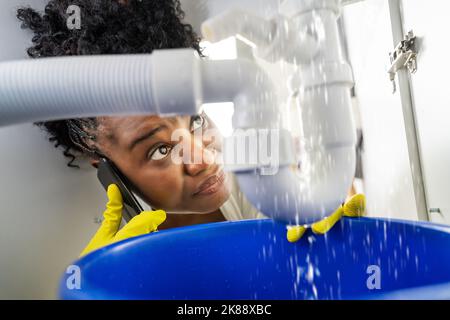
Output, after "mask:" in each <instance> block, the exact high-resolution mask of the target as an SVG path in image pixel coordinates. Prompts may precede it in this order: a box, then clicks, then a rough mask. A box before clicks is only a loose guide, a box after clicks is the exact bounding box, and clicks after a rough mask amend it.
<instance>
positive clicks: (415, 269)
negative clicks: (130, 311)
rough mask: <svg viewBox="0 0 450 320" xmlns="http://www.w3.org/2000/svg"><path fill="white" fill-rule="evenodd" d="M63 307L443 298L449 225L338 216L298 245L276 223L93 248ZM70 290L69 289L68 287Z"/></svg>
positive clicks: (448, 284)
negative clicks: (81, 302) (74, 302)
mask: <svg viewBox="0 0 450 320" xmlns="http://www.w3.org/2000/svg"><path fill="white" fill-rule="evenodd" d="M74 265H76V266H78V267H79V268H80V270H81V274H80V279H81V281H80V282H79V284H80V287H79V288H77V287H76V286H75V287H74V286H73V285H70V282H71V281H72V280H73V274H72V273H70V272H69V273H67V274H64V276H63V277H62V279H61V282H60V288H59V290H60V297H61V298H64V299H380V298H381V299H385V298H386V299H391V298H400V299H434V298H440V299H448V298H450V227H444V226H439V225H434V224H430V223H414V222H406V221H398V220H383V219H370V218H344V219H342V220H341V221H340V222H339V223H338V224H337V225H336V226H335V227H334V228H333V229H332V230H331V231H330V232H329V233H328V234H326V235H325V236H322V235H315V234H313V233H312V232H311V231H307V233H306V234H305V235H304V236H303V238H302V239H301V240H300V241H299V242H297V243H289V242H288V241H287V240H286V227H285V225H283V224H281V223H277V222H274V221H272V220H269V219H267V220H246V221H239V222H220V223H211V224H203V225H196V226H191V227H182V228H176V229H170V230H163V231H159V232H156V233H152V234H149V235H145V236H141V237H137V238H134V239H129V240H125V241H122V242H119V243H116V244H113V245H110V246H108V247H105V248H102V249H100V250H97V251H95V252H93V253H91V254H89V255H87V256H85V257H83V258H82V259H80V260H78V261H76V262H75V263H74ZM68 284H69V285H68Z"/></svg>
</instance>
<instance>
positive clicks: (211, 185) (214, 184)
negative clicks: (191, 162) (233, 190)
mask: <svg viewBox="0 0 450 320" xmlns="http://www.w3.org/2000/svg"><path fill="white" fill-rule="evenodd" d="M224 180H225V173H224V172H223V171H222V170H220V171H219V172H218V173H216V174H214V175H212V176H210V177H208V178H207V179H206V180H205V181H203V182H202V184H201V185H200V186H199V187H198V189H197V191H196V192H195V193H194V195H208V194H213V193H215V192H217V191H218V190H219V188H220V186H221V185H222V184H223V182H224Z"/></svg>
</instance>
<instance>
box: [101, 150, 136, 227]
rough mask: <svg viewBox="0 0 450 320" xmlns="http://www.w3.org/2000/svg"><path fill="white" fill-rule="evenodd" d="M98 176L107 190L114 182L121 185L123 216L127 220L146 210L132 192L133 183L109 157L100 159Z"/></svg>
mask: <svg viewBox="0 0 450 320" xmlns="http://www.w3.org/2000/svg"><path fill="white" fill-rule="evenodd" d="M97 177H98V179H99V180H100V182H101V184H102V185H103V187H104V188H105V190H107V189H108V186H109V185H110V184H113V183H114V184H116V185H117V186H118V187H119V190H120V193H121V194H122V199H123V209H124V210H123V214H122V217H123V219H124V220H125V222H128V221H130V220H131V219H132V218H133V217H134V216H137V215H138V214H140V213H141V212H142V211H144V209H143V208H142V206H141V204H140V203H139V201H138V200H137V199H136V197H135V196H134V194H133V192H132V188H131V183H130V182H129V181H128V180H127V178H126V177H125V176H124V175H123V174H122V173H121V172H120V171H119V169H118V168H117V167H116V166H115V165H114V163H112V162H111V161H110V160H109V159H106V158H101V159H100V162H99V164H98V169H97Z"/></svg>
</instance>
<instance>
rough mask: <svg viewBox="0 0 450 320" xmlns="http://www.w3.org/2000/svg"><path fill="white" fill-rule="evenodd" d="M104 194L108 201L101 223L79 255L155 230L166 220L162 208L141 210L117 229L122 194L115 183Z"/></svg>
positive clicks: (121, 206)
mask: <svg viewBox="0 0 450 320" xmlns="http://www.w3.org/2000/svg"><path fill="white" fill-rule="evenodd" d="M106 194H107V196H108V203H107V204H106V210H105V211H104V212H103V218H104V219H103V222H102V225H101V226H100V228H99V229H98V230H97V232H96V234H95V235H94V237H93V238H92V239H91V241H90V242H89V244H88V245H87V247H86V248H84V250H83V252H82V253H81V255H80V256H84V255H85V254H87V253H89V252H91V251H94V250H96V249H99V248H101V247H104V246H106V245H108V244H111V243H114V242H117V241H120V240H124V239H128V238H131V237H136V236H140V235H142V234H147V233H150V232H153V231H157V229H158V226H159V225H160V224H161V223H163V222H164V221H165V220H166V213H165V212H164V211H163V210H157V211H143V212H141V213H140V214H139V215H137V216H135V217H133V218H132V219H131V220H130V221H129V222H128V223H127V224H126V225H125V226H124V227H123V228H122V229H121V230H119V227H120V223H121V221H122V208H123V199H122V194H121V193H120V190H119V188H118V187H117V185H115V184H110V185H109V186H108V190H107V192H106Z"/></svg>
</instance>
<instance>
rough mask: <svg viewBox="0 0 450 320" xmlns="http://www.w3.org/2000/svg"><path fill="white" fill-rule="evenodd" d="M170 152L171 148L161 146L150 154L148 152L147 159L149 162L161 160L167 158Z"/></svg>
mask: <svg viewBox="0 0 450 320" xmlns="http://www.w3.org/2000/svg"><path fill="white" fill-rule="evenodd" d="M171 150H172V147H171V146H168V145H161V146H159V147H157V148H156V149H154V150H153V151H152V152H150V156H149V159H150V160H161V159H164V158H165V157H167V156H168V155H169V153H170V151H171Z"/></svg>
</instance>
